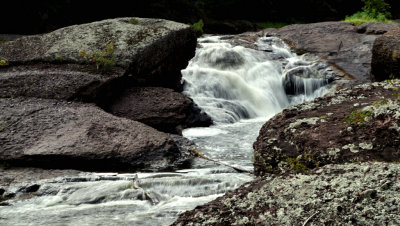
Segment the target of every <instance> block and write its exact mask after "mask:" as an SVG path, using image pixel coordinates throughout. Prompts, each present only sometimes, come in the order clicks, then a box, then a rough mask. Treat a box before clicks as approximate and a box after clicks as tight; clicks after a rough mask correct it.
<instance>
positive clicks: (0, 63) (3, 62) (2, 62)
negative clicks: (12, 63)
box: [0, 60, 8, 66]
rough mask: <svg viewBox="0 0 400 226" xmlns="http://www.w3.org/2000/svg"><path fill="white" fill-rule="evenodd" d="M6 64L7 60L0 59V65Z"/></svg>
mask: <svg viewBox="0 0 400 226" xmlns="http://www.w3.org/2000/svg"><path fill="white" fill-rule="evenodd" d="M7 65H8V61H6V60H0V66H7Z"/></svg>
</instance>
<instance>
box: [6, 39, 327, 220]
mask: <svg viewBox="0 0 400 226" xmlns="http://www.w3.org/2000/svg"><path fill="white" fill-rule="evenodd" d="M254 46H255V47H256V48H254V49H250V48H245V47H242V46H235V45H233V44H231V43H229V41H226V40H225V39H224V38H223V37H218V36H209V37H204V38H200V39H199V48H198V49H197V51H196V56H195V57H194V58H193V59H192V60H191V61H190V63H189V66H188V67H187V68H186V69H185V70H183V71H182V75H183V79H184V82H185V90H184V93H185V94H186V95H188V96H190V97H191V98H192V99H193V100H194V101H195V102H196V103H197V104H198V105H199V106H200V108H201V109H203V110H204V111H205V112H207V113H208V114H209V115H210V116H211V117H212V119H213V120H214V122H215V125H213V126H211V127H209V128H191V129H186V130H184V131H183V135H184V136H185V137H187V138H188V139H190V140H192V141H194V142H195V143H196V145H197V146H198V149H199V151H201V152H202V153H204V154H205V155H207V156H208V157H211V158H213V159H215V160H219V161H222V162H225V163H228V164H231V165H235V166H238V167H241V168H244V169H248V170H252V168H253V166H252V144H253V142H254V141H255V139H256V137H257V135H258V131H259V130H260V128H261V126H262V125H263V124H264V123H265V121H266V120H268V119H269V118H271V117H272V116H273V115H274V114H276V113H278V112H280V111H281V110H282V109H283V108H285V107H287V106H289V105H293V104H298V103H302V102H304V101H307V100H311V99H313V98H315V97H317V96H321V95H323V94H324V92H326V91H327V86H324V85H326V84H327V77H326V76H327V75H329V74H330V73H331V71H330V69H329V68H328V66H327V65H324V64H322V63H320V62H313V61H306V60H304V59H303V58H302V57H299V56H296V55H295V54H294V53H292V52H290V50H289V49H288V47H287V46H286V45H285V44H284V43H283V42H282V41H281V40H279V39H277V38H261V39H259V40H258V41H257V42H256V43H254ZM299 73H300V74H301V77H297V76H296V77H290V76H293V75H294V74H296V75H299ZM289 77H290V78H292V81H294V83H293V84H292V88H293V87H294V90H295V93H293V94H292V95H287V94H286V92H285V88H284V85H283V84H285V82H284V79H285V78H289ZM252 179H253V176H252V175H250V174H246V173H237V172H235V171H234V170H233V169H231V168H228V167H225V166H219V165H216V164H215V163H212V162H207V161H206V160H203V159H196V160H194V161H193V164H192V166H191V168H190V169H182V170H178V171H175V172H170V173H165V172H164V173H137V174H116V173H81V174H80V175H77V176H71V177H59V178H53V179H48V180H42V181H37V184H39V185H41V186H40V188H39V190H38V191H37V192H36V195H34V196H32V197H24V198H20V199H18V198H17V199H13V201H10V202H9V204H10V205H9V206H0V225H169V224H171V223H172V222H174V221H175V220H176V218H177V217H178V215H179V214H180V213H182V212H184V211H186V210H190V209H193V208H195V207H196V206H197V205H201V204H204V203H206V202H209V201H211V200H213V199H215V198H217V197H219V196H221V195H223V194H224V193H225V192H227V191H231V190H233V189H235V188H237V187H238V186H240V185H241V184H243V183H245V182H247V181H250V180H252ZM15 189H16V190H17V189H18V186H16V187H15ZM16 193H17V194H18V192H16Z"/></svg>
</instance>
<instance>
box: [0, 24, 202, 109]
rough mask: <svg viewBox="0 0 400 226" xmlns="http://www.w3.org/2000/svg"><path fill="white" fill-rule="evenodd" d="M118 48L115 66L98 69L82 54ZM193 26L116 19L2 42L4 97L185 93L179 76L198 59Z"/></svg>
mask: <svg viewBox="0 0 400 226" xmlns="http://www.w3.org/2000/svg"><path fill="white" fill-rule="evenodd" d="M110 43H113V44H114V47H113V54H112V56H113V57H114V59H113V61H114V63H115V66H114V67H112V68H111V70H109V71H105V70H101V66H100V69H97V68H96V66H95V65H94V64H93V63H91V62H89V60H88V59H85V58H83V57H82V56H81V55H80V54H79V51H81V50H83V51H85V52H86V53H88V54H93V53H101V52H103V51H105V49H106V46H107V45H108V44H110ZM195 46H196V38H195V36H194V32H193V31H192V29H191V27H190V26H188V25H184V24H180V23H175V22H172V21H167V20H161V19H143V18H134V19H133V20H132V19H131V18H117V19H109V20H103V21H99V22H93V23H89V24H82V25H74V26H70V27H66V28H62V29H59V30H56V31H53V32H50V33H47V34H43V35H34V36H26V37H22V38H20V39H17V40H15V41H10V42H6V43H2V44H0V53H1V54H0V57H1V59H5V60H7V61H8V63H9V66H7V67H1V68H0V96H1V97H10V96H30V97H40V98H57V99H69V100H71V99H83V100H85V101H89V102H93V101H94V102H97V103H99V102H100V104H103V105H104V104H105V105H106V104H107V103H108V99H110V98H112V97H110V96H113V95H116V94H118V92H120V91H121V90H124V88H125V87H128V86H132V85H154V86H158V85H163V86H165V87H170V88H173V89H175V90H180V89H181V84H180V80H181V74H180V70H181V69H183V68H184V67H185V66H186V65H187V62H188V61H189V59H190V58H191V57H193V55H194V51H195Z"/></svg>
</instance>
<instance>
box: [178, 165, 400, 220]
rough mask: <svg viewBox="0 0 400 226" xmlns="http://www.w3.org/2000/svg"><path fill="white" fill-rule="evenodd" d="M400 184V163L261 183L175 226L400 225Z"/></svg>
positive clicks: (334, 169) (339, 168) (227, 196)
mask: <svg viewBox="0 0 400 226" xmlns="http://www.w3.org/2000/svg"><path fill="white" fill-rule="evenodd" d="M367 167H369V168H370V171H368V172H364V169H365V168H367ZM399 179H400V164H398V163H396V164H385V163H379V162H375V163H372V162H368V163H362V164H357V163H351V164H340V165H328V166H324V167H322V168H320V169H319V170H313V171H311V172H309V173H308V174H296V175H280V176H274V177H265V178H258V179H256V180H254V181H252V182H249V183H247V184H244V185H242V186H241V187H240V188H239V189H237V190H235V191H233V192H230V193H227V194H225V195H224V196H222V197H219V198H218V199H216V200H214V201H212V202H209V203H207V204H205V205H202V206H198V207H196V208H195V209H194V210H191V211H187V212H185V213H183V214H182V215H180V217H179V218H178V220H177V221H176V222H175V223H174V224H173V225H347V224H351V225H397V224H400V215H399V211H400V208H399V202H400V199H399V195H398V193H399V191H400V180H399ZM382 185H386V186H382Z"/></svg>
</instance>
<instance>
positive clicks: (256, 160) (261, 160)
mask: <svg viewBox="0 0 400 226" xmlns="http://www.w3.org/2000/svg"><path fill="white" fill-rule="evenodd" d="M252 160H253V162H254V163H256V164H259V165H261V167H262V168H264V170H265V172H272V166H271V165H269V164H267V162H266V161H265V159H264V158H263V157H262V156H261V154H260V153H258V152H256V151H255V152H253V158H252Z"/></svg>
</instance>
